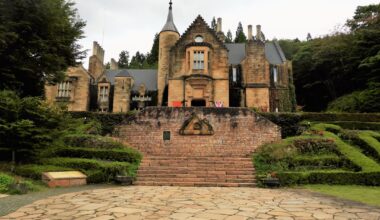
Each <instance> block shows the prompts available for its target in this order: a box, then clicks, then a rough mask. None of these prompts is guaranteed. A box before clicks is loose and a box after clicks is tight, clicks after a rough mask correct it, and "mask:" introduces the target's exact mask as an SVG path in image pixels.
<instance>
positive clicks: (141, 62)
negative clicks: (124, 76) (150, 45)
mask: <svg viewBox="0 0 380 220" xmlns="http://www.w3.org/2000/svg"><path fill="white" fill-rule="evenodd" d="M129 68H131V69H145V68H149V66H148V63H147V60H146V56H145V55H144V54H143V53H140V52H139V51H137V52H136V54H135V55H134V56H133V57H132V59H131V63H130V65H129Z"/></svg>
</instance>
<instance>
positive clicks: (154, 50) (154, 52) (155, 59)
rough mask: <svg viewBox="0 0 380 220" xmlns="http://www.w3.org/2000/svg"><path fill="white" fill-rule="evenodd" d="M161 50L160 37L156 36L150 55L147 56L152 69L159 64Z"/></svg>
mask: <svg viewBox="0 0 380 220" xmlns="http://www.w3.org/2000/svg"><path fill="white" fill-rule="evenodd" d="M159 48H160V35H159V34H156V35H155V36H154V41H153V46H152V49H151V50H150V53H148V54H147V56H146V59H147V62H148V64H149V65H151V66H152V67H153V66H155V65H156V64H157V63H158V53H159Z"/></svg>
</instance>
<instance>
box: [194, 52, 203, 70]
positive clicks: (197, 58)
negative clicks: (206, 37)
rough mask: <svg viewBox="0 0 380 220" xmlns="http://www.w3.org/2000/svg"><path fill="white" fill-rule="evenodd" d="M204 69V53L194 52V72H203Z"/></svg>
mask: <svg viewBox="0 0 380 220" xmlns="http://www.w3.org/2000/svg"><path fill="white" fill-rule="evenodd" d="M204 68H205V52H204V51H194V65H193V69H194V70H203V69H204Z"/></svg>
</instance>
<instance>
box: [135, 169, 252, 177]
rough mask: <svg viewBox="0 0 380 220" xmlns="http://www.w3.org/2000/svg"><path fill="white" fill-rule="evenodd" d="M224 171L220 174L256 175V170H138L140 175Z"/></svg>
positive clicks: (199, 173) (200, 173)
mask: <svg viewBox="0 0 380 220" xmlns="http://www.w3.org/2000/svg"><path fill="white" fill-rule="evenodd" d="M218 171H223V172H224V174H219V175H231V176H233V175H239V176H240V175H243V176H244V175H254V174H255V171H254V170H217V171H216V170H206V171H205V170H149V169H148V170H138V171H137V174H138V175H205V174H207V172H218Z"/></svg>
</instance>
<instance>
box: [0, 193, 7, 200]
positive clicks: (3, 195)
mask: <svg viewBox="0 0 380 220" xmlns="http://www.w3.org/2000/svg"><path fill="white" fill-rule="evenodd" d="M7 196H8V195H6V194H0V199H1V198H5V197H7Z"/></svg>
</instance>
